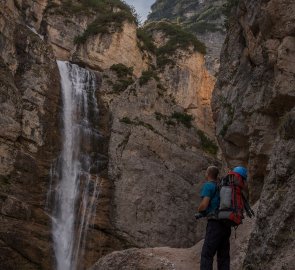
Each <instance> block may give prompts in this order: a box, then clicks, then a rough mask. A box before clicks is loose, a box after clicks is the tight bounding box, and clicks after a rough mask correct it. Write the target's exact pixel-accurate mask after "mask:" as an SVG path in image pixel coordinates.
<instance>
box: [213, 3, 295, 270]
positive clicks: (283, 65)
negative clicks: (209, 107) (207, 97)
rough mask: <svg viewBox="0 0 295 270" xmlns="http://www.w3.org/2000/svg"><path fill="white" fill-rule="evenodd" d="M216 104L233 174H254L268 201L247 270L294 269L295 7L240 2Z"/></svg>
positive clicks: (255, 188)
mask: <svg viewBox="0 0 295 270" xmlns="http://www.w3.org/2000/svg"><path fill="white" fill-rule="evenodd" d="M236 12H237V13H236V15H235V18H234V19H232V20H231V22H230V24H229V30H228V31H229V33H228V35H227V38H226V41H225V44H224V47H223V50H222V54H221V69H220V74H219V77H218V81H217V86H216V88H215V91H214V96H213V111H214V117H215V120H216V133H217V136H218V140H219V145H220V146H221V148H222V151H223V154H224V158H225V160H226V162H227V164H228V165H229V166H234V165H236V164H241V163H242V164H245V165H247V166H248V167H249V170H250V180H249V185H250V195H251V199H252V201H253V202H254V201H256V200H257V199H258V198H260V205H259V208H258V219H257V222H256V225H255V228H254V232H253V234H252V236H251V239H250V243H249V248H248V252H247V258H246V260H245V262H244V267H245V269H292V268H293V267H294V258H293V256H290V252H291V253H292V250H293V249H294V233H293V231H294V212H295V211H294V210H295V208H294V200H293V197H294V196H293V195H292V194H293V193H294V181H295V174H294V162H295V160H294V157H295V155H294V151H295V149H294V134H295V132H294V105H295V97H294V95H295V89H294V72H295V70H294V61H295V53H294V52H295V34H294V33H295V28H294V20H295V18H294V14H295V13H294V12H295V3H294V1H285V0H270V1H240V4H239V6H238V8H237V11H236Z"/></svg>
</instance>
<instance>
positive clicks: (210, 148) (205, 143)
mask: <svg viewBox="0 0 295 270" xmlns="http://www.w3.org/2000/svg"><path fill="white" fill-rule="evenodd" d="M197 133H198V136H199V138H200V140H201V146H202V149H203V150H204V151H206V152H207V153H209V154H212V155H216V154H217V151H218V146H217V145H216V143H215V142H214V141H212V140H211V139H210V138H208V137H207V136H206V134H205V133H204V132H203V131H202V130H198V131H197Z"/></svg>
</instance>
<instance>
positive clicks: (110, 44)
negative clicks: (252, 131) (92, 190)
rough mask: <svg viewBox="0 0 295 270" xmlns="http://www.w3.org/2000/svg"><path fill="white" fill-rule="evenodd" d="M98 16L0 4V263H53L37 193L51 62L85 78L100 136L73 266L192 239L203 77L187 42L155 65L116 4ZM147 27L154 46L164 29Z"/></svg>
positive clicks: (55, 86) (57, 7) (206, 129)
mask: <svg viewBox="0 0 295 270" xmlns="http://www.w3.org/2000/svg"><path fill="white" fill-rule="evenodd" d="M103 8H105V7H103ZM123 8H124V6H123ZM108 10H109V9H108ZM109 11H110V12H111V13H110V18H115V19H114V21H108V23H109V25H108V28H107V29H105V28H103V29H102V28H99V26H101V25H100V24H99V23H101V21H100V20H101V19H102V18H103V19H104V20H105V19H106V18H105V17H104V16H103V14H102V13H101V12H99V11H98V10H97V7H96V6H91V5H90V6H88V5H87V6H84V4H83V3H82V4H81V3H80V2H78V1H67V2H65V1H38V2H35V1H6V2H5V3H4V2H1V11H0V12H1V20H0V30H1V31H0V32H1V36H0V38H1V39H0V41H1V42H0V44H1V47H0V50H1V51H0V56H1V58H0V62H1V90H0V92H1V119H0V121H1V122H0V123H1V127H2V128H1V132H0V139H1V146H0V156H1V166H0V177H1V178H0V179H1V185H0V194H1V200H0V215H1V221H0V223H1V229H0V242H1V248H0V249H1V255H0V266H1V269H14V270H16V269H22V270H25V269H53V267H54V258H53V250H52V238H51V222H52V220H51V213H52V209H51V208H52V198H51V197H50V196H47V195H48V194H47V193H48V191H49V186H50V183H51V175H50V172H51V167H52V166H54V164H55V161H56V159H57V157H58V156H59V153H60V151H61V137H60V130H61V128H62V126H61V119H60V115H61V111H62V101H61V99H60V76H59V73H58V68H57V65H56V60H67V61H71V62H72V63H76V64H78V65H80V66H82V67H85V68H87V69H91V70H92V71H93V72H95V73H96V74H97V86H98V88H97V100H98V103H99V109H100V123H99V124H98V125H99V129H100V132H101V135H102V138H103V139H102V140H100V141H99V142H94V143H95V145H94V146H93V149H96V150H95V151H96V153H94V154H95V155H99V156H100V158H102V159H106V160H107V161H106V162H104V164H98V165H97V166H98V167H99V168H100V179H101V187H100V188H101V190H100V196H99V198H98V202H97V207H96V215H95V217H94V219H93V221H92V222H91V224H90V230H89V233H88V238H87V243H86V246H85V250H86V252H85V258H84V261H83V262H84V266H83V267H84V268H87V267H88V266H90V265H92V264H93V263H94V262H95V261H96V260H97V259H99V258H100V257H102V256H104V255H106V254H108V253H110V252H112V251H114V250H121V249H125V248H128V247H153V246H163V245H164V246H165V245H169V246H173V247H188V246H191V245H193V244H194V243H195V242H196V241H197V240H199V239H200V238H201V232H202V230H203V226H199V227H198V226H196V224H195V221H194V217H193V214H194V208H195V206H196V205H197V197H198V191H199V188H200V185H201V184H202V181H203V178H204V173H205V170H206V168H207V166H208V165H210V164H218V159H217V158H216V154H217V150H218V149H217V146H216V145H215V142H214V141H213V140H212V139H210V138H212V137H213V132H214V131H213V121H212V117H211V115H212V113H211V109H210V97H211V92H212V89H213V85H214V83H215V79H214V77H212V75H210V74H209V72H208V71H207V69H206V67H205V62H204V56H203V53H200V52H199V51H198V50H196V49H195V48H194V47H193V46H186V47H184V48H176V49H175V51H174V52H173V53H172V54H171V55H169V57H170V58H171V59H172V60H173V61H172V62H171V61H170V62H168V63H166V64H165V65H163V66H161V68H160V67H158V66H157V55H155V53H153V52H150V51H148V50H146V49H143V48H142V46H141V45H142V44H141V43H142V40H140V39H139V37H138V33H137V30H136V25H135V22H134V21H133V20H134V19H130V17H128V16H129V15H128V14H129V13H128V11H126V12H127V15H126V14H125V13H124V16H126V19H124V20H123V21H121V24H117V22H118V21H117V20H119V21H120V20H121V19H118V17H119V16H117V15H118V14H116V13H117V12H121V11H122V10H120V9H118V10H117V9H116V8H112V9H111V10H109ZM123 11H124V9H123ZM124 12H125V11H124ZM119 14H121V13H119ZM96 27H98V28H96ZM89 29H92V32H91V31H90V30H89ZM93 29H95V31H93ZM97 29H99V31H103V32H99V31H98V30H97ZM97 31H98V32H97ZM157 33H158V35H160V36H162V37H163V39H162V41H161V43H162V45H163V46H165V44H166V42H168V41H169V35H167V34H166V33H165V31H164V32H163V31H162V32H161V31H155V34H156V35H157ZM155 44H156V41H155ZM188 45H189V44H188ZM155 46H156V45H155ZM87 147H88V146H87ZM97 149H99V153H98V152H97V151H98V150H97ZM98 163H99V162H98ZM52 189H53V192H54V187H52ZM49 195H50V194H49ZM171 235H173V237H171Z"/></svg>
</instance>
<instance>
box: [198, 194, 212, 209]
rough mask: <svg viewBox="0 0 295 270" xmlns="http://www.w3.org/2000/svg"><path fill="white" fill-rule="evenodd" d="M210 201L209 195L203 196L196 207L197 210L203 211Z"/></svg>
mask: <svg viewBox="0 0 295 270" xmlns="http://www.w3.org/2000/svg"><path fill="white" fill-rule="evenodd" d="M209 203H210V197H204V198H203V199H202V201H201V203H200V205H199V207H198V212H202V211H205V210H206V209H207V208H208V205H209Z"/></svg>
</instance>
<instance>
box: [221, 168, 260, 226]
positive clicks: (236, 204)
mask: <svg viewBox="0 0 295 270" xmlns="http://www.w3.org/2000/svg"><path fill="white" fill-rule="evenodd" d="M245 186H246V185H245V180H244V179H243V178H242V177H241V175H240V174H238V173H235V172H229V173H228V174H227V176H226V177H224V178H223V179H222V180H221V183H220V206H219V211H218V219H220V220H224V221H225V222H226V223H227V224H229V225H231V226H234V227H237V226H239V225H240V224H242V222H243V219H244V212H245V211H246V214H247V215H248V216H249V217H253V216H254V212H253V210H252V209H251V207H250V205H249V203H248V202H247V200H246V197H245V195H244V193H243V192H244V191H245Z"/></svg>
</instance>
